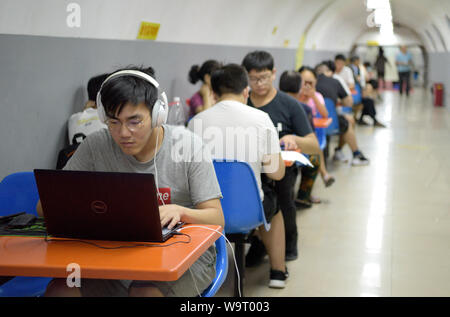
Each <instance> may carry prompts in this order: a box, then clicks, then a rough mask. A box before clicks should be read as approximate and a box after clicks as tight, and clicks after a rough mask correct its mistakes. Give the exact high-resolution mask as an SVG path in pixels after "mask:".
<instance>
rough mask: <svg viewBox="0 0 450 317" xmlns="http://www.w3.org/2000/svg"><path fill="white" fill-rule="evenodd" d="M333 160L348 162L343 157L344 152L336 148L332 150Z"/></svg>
mask: <svg viewBox="0 0 450 317" xmlns="http://www.w3.org/2000/svg"><path fill="white" fill-rule="evenodd" d="M333 161H339V162H348V159H347V158H346V157H345V155H344V153H342V151H341V150H338V149H337V148H336V149H335V150H334V155H333Z"/></svg>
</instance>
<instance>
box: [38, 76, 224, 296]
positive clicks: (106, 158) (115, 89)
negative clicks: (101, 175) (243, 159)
mask: <svg viewBox="0 0 450 317" xmlns="http://www.w3.org/2000/svg"><path fill="white" fill-rule="evenodd" d="M152 76H153V72H151V71H150V70H148V69H146V70H138V69H128V70H122V71H117V72H114V73H113V74H112V75H110V76H109V77H108V78H107V79H106V80H105V81H104V82H103V84H102V87H101V89H100V91H99V93H98V96H97V107H98V112H99V117H100V119H101V120H102V121H104V122H105V123H106V125H107V127H108V129H103V130H101V131H98V132H95V133H93V134H91V135H89V136H88V137H87V138H86V139H85V141H84V142H83V143H82V144H81V145H80V147H79V148H78V149H77V151H76V152H75V154H74V155H73V157H72V158H71V159H70V161H69V162H68V163H67V165H66V166H65V168H64V169H67V170H85V171H110V172H136V173H152V174H155V182H156V187H157V188H158V194H159V198H160V199H159V202H160V208H159V211H160V216H161V226H165V225H168V227H169V228H172V227H173V226H174V225H175V224H177V222H179V221H183V222H186V223H196V224H218V225H221V226H222V227H223V226H224V217H223V212H222V207H221V205H220V198H221V197H222V195H221V192H220V187H219V184H218V182H217V178H216V175H215V171H214V166H213V164H212V161H211V158H210V153H209V152H208V151H207V150H205V148H204V146H203V143H202V140H201V138H199V137H198V136H196V135H194V134H193V133H191V132H190V131H188V130H186V129H184V127H174V126H168V125H165V122H166V119H167V107H168V104H167V98H166V95H165V93H164V92H162V93H161V98H158V87H159V84H158V82H157V81H156V80H155V79H154V78H153V77H152ZM179 142H182V144H191V145H193V146H191V147H186V146H182V147H180V143H179ZM174 147H176V148H177V149H178V150H177V151H178V152H179V151H181V152H182V153H178V154H181V157H183V158H185V159H184V160H183V161H181V162H180V160H179V157H178V158H175V157H174V155H173V152H174V151H173V148H174ZM199 158H200V159H199ZM41 211H42V209H41V207H40V204H38V212H41ZM41 214H42V213H41ZM124 225H126V223H124ZM215 258H216V256H215V249H214V246H213V247H211V248H209V249H208V250H207V251H206V252H205V253H204V254H203V255H202V256H201V257H200V258H199V259H198V260H197V261H196V262H195V263H194V264H193V265H192V266H191V268H190V270H188V271H186V273H185V274H184V275H183V276H182V277H181V278H180V279H178V280H177V281H174V282H153V281H118V280H90V279H84V280H82V282H81V288H68V287H67V285H66V280H65V279H63V280H53V281H52V282H51V283H50V284H49V287H48V289H47V293H46V295H48V296H128V295H129V296H183V297H184V296H186V297H188V296H197V295H198V292H202V291H203V290H204V289H206V288H207V287H208V286H209V285H210V283H211V281H212V280H213V278H214V277H215ZM193 278H195V280H193Z"/></svg>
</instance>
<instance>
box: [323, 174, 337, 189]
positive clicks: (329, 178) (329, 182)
mask: <svg viewBox="0 0 450 317" xmlns="http://www.w3.org/2000/svg"><path fill="white" fill-rule="evenodd" d="M322 179H323V183H324V184H325V187H330V186H331V185H333V183H334V182H335V181H336V179H335V178H334V177H333V176H331V175H328V174H327V175H326V176H324V177H323V178H322Z"/></svg>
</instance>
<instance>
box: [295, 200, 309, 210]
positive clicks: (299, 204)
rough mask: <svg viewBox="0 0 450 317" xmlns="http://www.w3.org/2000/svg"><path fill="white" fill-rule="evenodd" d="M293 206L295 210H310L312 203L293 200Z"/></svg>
mask: <svg viewBox="0 0 450 317" xmlns="http://www.w3.org/2000/svg"><path fill="white" fill-rule="evenodd" d="M295 205H296V207H297V208H310V207H312V203H311V201H309V200H303V199H298V198H296V199H295Z"/></svg>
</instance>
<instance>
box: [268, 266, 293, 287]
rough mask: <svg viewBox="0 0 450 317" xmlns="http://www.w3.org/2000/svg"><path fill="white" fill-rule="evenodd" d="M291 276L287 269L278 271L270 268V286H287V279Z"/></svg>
mask: <svg viewBox="0 0 450 317" xmlns="http://www.w3.org/2000/svg"><path fill="white" fill-rule="evenodd" d="M288 276H289V273H288V271H287V269H286V271H285V272H282V271H277V270H270V281H269V287H270V288H280V289H281V288H285V286H286V280H287V278H288Z"/></svg>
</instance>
